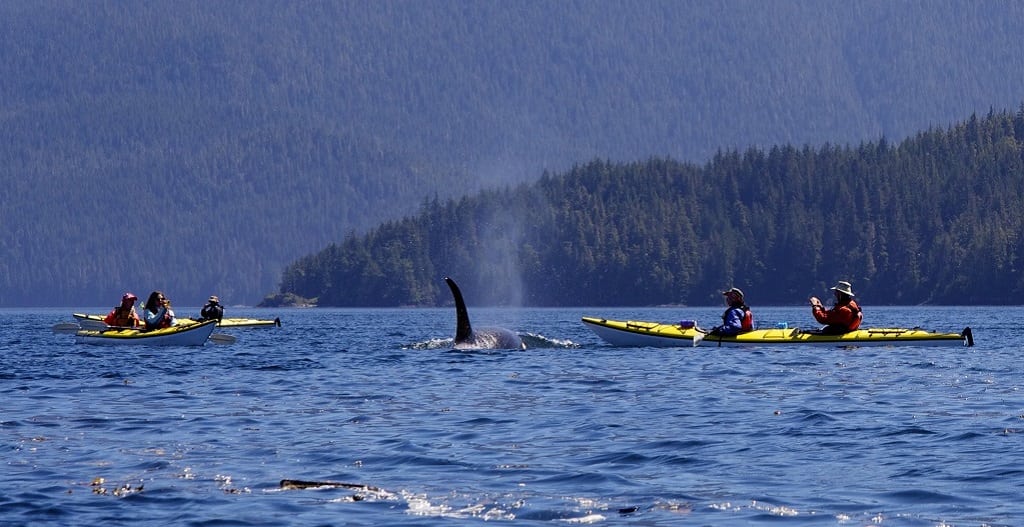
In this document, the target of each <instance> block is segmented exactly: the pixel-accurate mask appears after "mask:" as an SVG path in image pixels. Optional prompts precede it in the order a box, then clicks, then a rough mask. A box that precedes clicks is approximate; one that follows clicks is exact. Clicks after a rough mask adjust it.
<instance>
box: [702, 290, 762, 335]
mask: <svg viewBox="0 0 1024 527" xmlns="http://www.w3.org/2000/svg"><path fill="white" fill-rule="evenodd" d="M722 296H724V297H725V302H726V303H727V304H729V308H728V309H726V310H725V313H722V325H721V326H715V327H713V328H711V331H710V332H708V334H709V335H714V336H722V337H732V336H736V335H739V334H740V333H746V332H748V331H752V330H753V329H754V313H753V312H751V311H750V308H749V307H747V304H746V303H744V300H743V291H741V290H740V289H739V288H736V287H733V288H730V289H729V290H728V291H723V292H722Z"/></svg>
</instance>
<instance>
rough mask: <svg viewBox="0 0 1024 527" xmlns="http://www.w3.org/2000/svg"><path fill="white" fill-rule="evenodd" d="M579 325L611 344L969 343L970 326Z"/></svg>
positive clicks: (587, 321)
mask: <svg viewBox="0 0 1024 527" xmlns="http://www.w3.org/2000/svg"><path fill="white" fill-rule="evenodd" d="M582 320H583V324H584V325H586V326H587V327H588V328H590V329H591V331H593V332H594V333H596V334H597V336H599V337H601V338H602V339H604V340H605V341H606V342H608V343H609V344H612V345H614V346H640V347H644V346H652V347H680V346H775V345H789V344H818V345H828V346H850V347H862V346H973V345H974V335H973V334H972V333H971V328H969V327H968V328H964V330H963V331H961V332H960V333H934V332H931V331H926V330H923V329H921V328H912V329H906V328H868V329H858V330H856V331H850V332H848V333H843V334H840V335H828V334H824V333H821V332H820V331H815V330H806V329H799V328H784V329H756V330H754V331H750V332H748V333H743V334H740V335H736V336H734V337H719V336H714V335H708V334H706V333H705V332H703V331H702V330H701V329H699V328H697V327H682V326H680V325H678V324H664V323H660V322H642V321H635V320H626V321H622V320H608V319H604V318H596V317H583V319H582Z"/></svg>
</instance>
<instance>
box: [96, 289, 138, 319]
mask: <svg viewBox="0 0 1024 527" xmlns="http://www.w3.org/2000/svg"><path fill="white" fill-rule="evenodd" d="M137 299H138V297H136V296H135V295H134V294H132V293H131V292H128V293H125V294H124V295H122V296H121V305H119V306H117V307H115V308H114V309H112V310H110V313H107V316H106V317H105V318H104V319H103V322H104V323H105V324H106V325H108V326H117V327H122V328H137V327H139V324H140V320H139V314H138V313H136V312H135V300H137Z"/></svg>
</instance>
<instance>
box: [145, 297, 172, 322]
mask: <svg viewBox="0 0 1024 527" xmlns="http://www.w3.org/2000/svg"><path fill="white" fill-rule="evenodd" d="M143 316H144V317H145V319H146V329H159V328H169V327H171V326H175V325H177V324H178V321H177V320H175V318H174V311H171V301H170V300H168V299H167V297H166V296H164V294H163V293H162V292H160V291H153V292H152V293H150V294H149V299H147V300H146V309H144V310H143Z"/></svg>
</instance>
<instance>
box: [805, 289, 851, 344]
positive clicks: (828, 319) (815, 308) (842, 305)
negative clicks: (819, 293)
mask: <svg viewBox="0 0 1024 527" xmlns="http://www.w3.org/2000/svg"><path fill="white" fill-rule="evenodd" d="M831 289H832V292H833V293H835V297H836V305H835V306H833V307H832V309H828V310H826V309H825V306H822V305H821V300H818V297H816V296H812V297H811V298H810V299H809V300H810V302H811V313H813V314H814V319H815V320H817V321H818V322H819V323H821V324H827V325H826V326H825V327H823V328H821V332H822V333H828V334H830V335H836V334H840V333H848V332H850V331H853V330H855V329H857V328H859V327H860V323H861V321H862V320H863V319H864V313H863V312H862V311H861V309H860V305H858V304H857V302H856V301H855V300H854V299H853V287H852V286H851V285H850V282H844V281H839V282H838V283H836V285H835V286H834V287H832V288H831Z"/></svg>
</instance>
